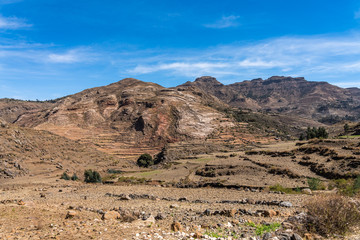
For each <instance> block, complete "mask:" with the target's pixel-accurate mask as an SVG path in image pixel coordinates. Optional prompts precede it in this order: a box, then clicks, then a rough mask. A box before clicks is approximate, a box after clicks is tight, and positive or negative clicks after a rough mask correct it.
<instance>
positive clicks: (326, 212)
mask: <svg viewBox="0 0 360 240" xmlns="http://www.w3.org/2000/svg"><path fill="white" fill-rule="evenodd" d="M305 208H306V210H307V212H308V219H307V223H306V227H307V229H308V231H310V232H314V233H318V234H321V235H323V236H331V235H334V234H340V235H345V234H346V233H348V232H350V231H351V230H352V229H353V228H354V227H356V226H359V225H360V212H359V209H358V206H357V203H356V202H355V201H352V200H349V199H348V198H345V197H342V196H338V195H319V196H316V197H315V198H314V199H311V201H309V202H308V203H307V204H306V205H305Z"/></svg>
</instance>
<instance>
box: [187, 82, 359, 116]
mask: <svg viewBox="0 0 360 240" xmlns="http://www.w3.org/2000/svg"><path fill="white" fill-rule="evenodd" d="M181 86H193V87H197V88H200V89H202V90H203V91H205V92H207V93H209V94H212V95H214V96H216V97H217V98H219V99H220V100H222V101H223V102H224V103H227V104H229V105H230V106H233V107H237V108H243V109H251V110H253V111H262V112H269V113H280V114H284V115H291V116H299V117H303V118H308V119H313V120H316V121H320V122H323V123H334V122H337V121H341V120H353V121H354V120H359V119H360V89H358V88H349V89H344V88H340V87H337V86H334V85H331V84H329V83H327V82H311V81H307V80H305V79H304V78H302V77H297V78H292V77H279V76H273V77H270V78H268V79H266V80H263V79H261V78H258V79H253V80H251V81H243V82H237V83H233V84H229V85H224V84H222V83H220V82H218V81H217V80H216V79H215V78H213V77H200V78H197V79H196V80H195V81H194V82H187V83H185V84H183V85H181Z"/></svg>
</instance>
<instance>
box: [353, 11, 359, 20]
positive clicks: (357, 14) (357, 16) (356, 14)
mask: <svg viewBox="0 0 360 240" xmlns="http://www.w3.org/2000/svg"><path fill="white" fill-rule="evenodd" d="M354 18H355V19H359V18H360V9H359V10H357V11H356V12H355V13H354Z"/></svg>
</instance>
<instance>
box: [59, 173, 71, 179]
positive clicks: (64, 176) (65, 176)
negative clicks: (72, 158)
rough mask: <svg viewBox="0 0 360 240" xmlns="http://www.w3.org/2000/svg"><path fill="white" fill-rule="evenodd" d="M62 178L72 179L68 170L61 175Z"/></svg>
mask: <svg viewBox="0 0 360 240" xmlns="http://www.w3.org/2000/svg"><path fill="white" fill-rule="evenodd" d="M60 179H64V180H70V176H69V175H68V174H67V173H66V172H64V173H63V174H62V175H61V177H60Z"/></svg>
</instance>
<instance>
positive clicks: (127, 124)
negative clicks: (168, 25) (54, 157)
mask: <svg viewBox="0 0 360 240" xmlns="http://www.w3.org/2000/svg"><path fill="white" fill-rule="evenodd" d="M211 104H212V105H213V106H217V105H218V106H219V105H223V103H221V102H220V101H219V100H218V99H216V98H214V97H212V96H210V95H208V94H206V93H204V92H203V91H202V90H199V89H197V88H194V87H186V88H170V89H167V88H164V87H161V86H160V85H157V84H154V83H145V82H142V81H139V80H136V79H130V78H129V79H124V80H121V81H119V82H117V83H113V84H110V85H108V86H105V87H98V88H92V89H87V90H84V91H82V92H80V93H77V94H74V95H71V96H68V97H65V98H63V99H61V100H59V101H58V102H57V105H56V106H55V107H53V108H50V109H48V110H46V111H42V112H36V113H28V114H23V115H22V116H20V117H19V119H18V120H17V124H20V125H22V126H29V127H36V128H38V129H43V130H49V131H52V132H54V133H56V134H59V135H62V136H66V137H69V138H72V139H82V138H93V137H94V136H91V135H92V134H94V131H93V129H96V131H97V133H98V134H100V135H101V134H103V135H104V134H106V135H107V136H108V138H112V140H113V141H115V142H130V143H132V144H135V145H136V144H137V145H140V144H143V145H155V146H162V145H163V144H164V143H166V142H175V141H178V140H181V139H185V138H186V139H188V138H205V137H207V136H208V135H209V134H211V133H212V132H213V131H214V130H215V129H216V128H218V126H219V124H218V119H219V118H221V117H222V113H220V112H219V111H217V110H216V109H215V108H213V107H210V105H211ZM65 128H66V129H67V130H65ZM71 129H73V131H72V130H71ZM77 132H78V134H76V133H77ZM96 136H98V135H96Z"/></svg>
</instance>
